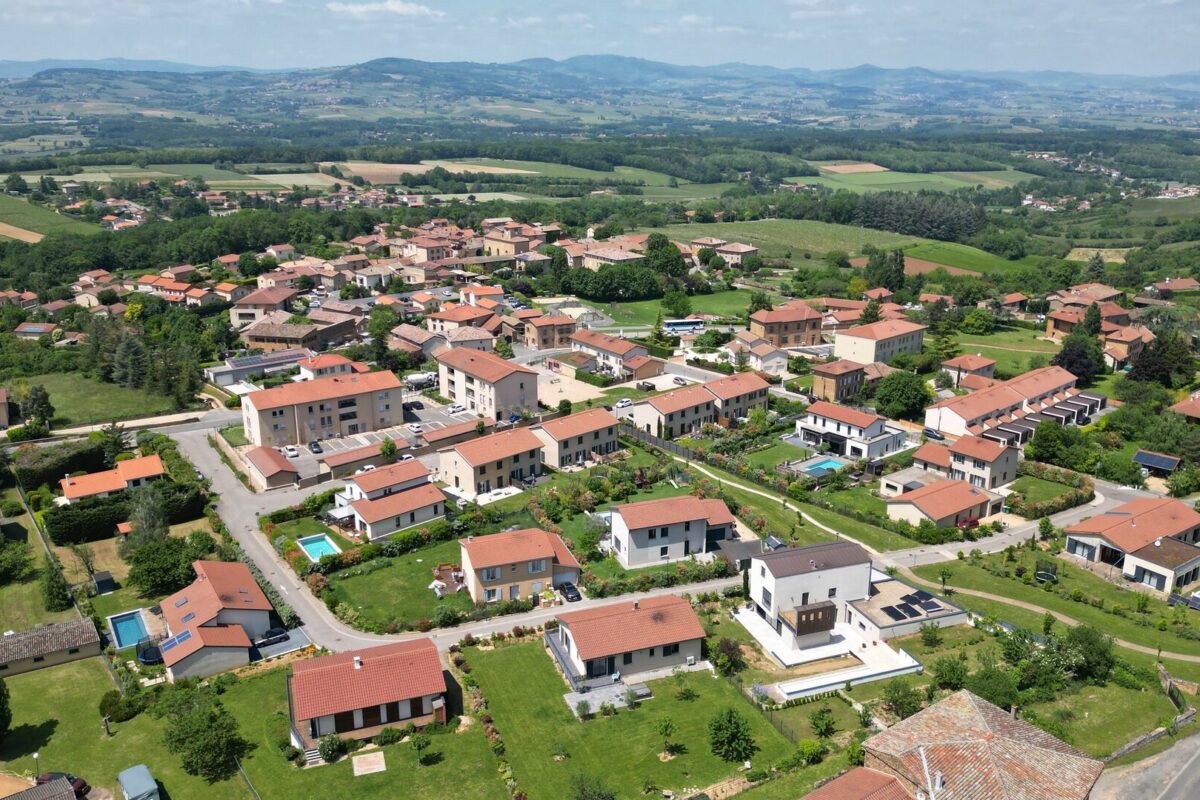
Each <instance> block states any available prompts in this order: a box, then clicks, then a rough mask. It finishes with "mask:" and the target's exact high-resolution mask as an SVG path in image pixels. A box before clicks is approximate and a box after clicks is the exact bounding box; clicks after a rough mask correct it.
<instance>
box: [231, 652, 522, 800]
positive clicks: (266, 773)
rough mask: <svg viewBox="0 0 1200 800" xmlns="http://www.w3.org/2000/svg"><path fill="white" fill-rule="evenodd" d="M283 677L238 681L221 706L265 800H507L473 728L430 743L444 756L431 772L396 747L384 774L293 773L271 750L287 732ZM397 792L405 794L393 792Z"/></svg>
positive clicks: (346, 764)
mask: <svg viewBox="0 0 1200 800" xmlns="http://www.w3.org/2000/svg"><path fill="white" fill-rule="evenodd" d="M286 680H287V672H286V669H272V670H269V671H267V672H263V673H260V674H258V675H255V676H253V677H249V678H243V679H242V680H240V681H238V682H237V684H236V685H234V686H232V687H230V688H229V689H228V690H227V691H226V693H225V694H224V695H223V697H222V702H224V704H225V706H226V707H227V708H228V709H229V710H230V711H231V712H232V713H233V715H234V716H235V717H236V718H237V720H238V724H239V726H240V727H241V732H242V735H243V736H245V737H246V738H247V739H249V740H250V742H251V743H252V744H253V745H254V750H253V752H251V753H250V755H248V756H247V757H246V758H245V759H243V761H242V767H243V769H245V770H246V773H247V774H248V775H249V776H250V780H251V782H252V783H253V784H254V786H255V788H256V789H257V790H258V792H259V793H260V794H261V795H262V796H263V797H264V798H271V797H296V798H300V797H316V796H318V795H319V796H322V797H340V798H349V797H354V798H395V797H420V798H428V800H463V799H464V798H470V800H474V799H475V798H480V800H505V798H507V797H508V794H507V793H506V792H505V791H504V783H503V782H502V781H501V780H500V778H499V776H498V775H497V774H496V761H495V758H494V757H493V756H492V753H491V751H490V750H489V749H488V746H487V740H486V739H485V738H484V736H483V730H482V728H481V727H480V726H479V724H478V723H476V724H475V725H473V726H472V727H470V728H469V729H467V730H466V731H464V732H463V733H447V734H438V735H436V736H434V737H432V742H433V743H432V744H431V745H430V748H429V750H430V751H433V752H438V753H441V754H442V760H441V761H440V762H439V763H437V764H434V765H432V766H425V767H418V766H417V763H416V753H415V752H414V751H413V750H412V748H410V747H409V746H408V745H407V744H405V743H401V744H397V745H391V746H389V747H385V748H383V753H384V759H385V761H386V763H387V771H386V772H382V773H378V774H374V775H363V776H360V777H357V778H356V777H354V773H353V770H352V764H351V761H350V759H346V760H344V761H340V762H338V763H336V764H328V765H324V766H320V767H315V768H312V769H308V770H300V769H297V768H296V767H293V766H292V765H291V764H289V763H288V762H287V760H285V759H284V758H283V756H282V755H280V754H279V752H278V751H277V750H276V749H275V744H274V741H275V740H276V738H277V737H279V736H281V735H282V736H286V735H287V734H286V732H287V684H286ZM401 786H403V787H404V788H403V789H400V788H399V787H401Z"/></svg>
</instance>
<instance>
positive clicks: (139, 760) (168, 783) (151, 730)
mask: <svg viewBox="0 0 1200 800" xmlns="http://www.w3.org/2000/svg"><path fill="white" fill-rule="evenodd" d="M7 683H8V691H9V695H10V697H11V702H12V712H13V721H12V728H11V729H10V730H9V733H8V735H7V736H6V737H4V740H3V741H2V742H0V761H3V762H4V763H5V768H6V769H7V770H9V771H12V772H18V773H25V774H29V773H32V772H33V770H34V761H33V756H32V754H33V753H34V752H37V753H38V754H39V758H38V766H39V767H40V769H41V770H42V771H46V770H61V771H64V772H65V771H70V772H73V773H75V774H77V775H79V776H80V777H82V778H84V779H86V780H87V781H88V782H89V783H91V784H92V786H93V787H102V788H106V789H110V790H112V791H113V793H114V794H117V795H118V796H119V795H120V791H119V788H118V785H117V773H118V772H120V771H121V770H123V769H126V768H127V767H130V766H132V765H134V764H145V765H146V766H148V767H149V768H150V771H151V772H152V773H153V774H154V777H155V778H157V779H158V780H159V782H161V783H162V785H163V787H164V788H165V789H166V790H167V792H168V793H169V794H170V796H171V798H172V799H173V800H244V799H245V798H248V797H250V793H249V792H248V791H247V789H246V786H245V784H244V783H242V782H241V781H240V780H238V779H234V780H229V781H222V782H220V783H215V784H209V783H206V782H205V781H203V780H201V779H199V778H195V777H192V776H191V775H188V774H186V773H185V772H184V771H183V769H182V767H181V766H180V763H179V758H178V756H174V755H171V754H170V753H168V752H167V749H166V747H165V746H164V745H163V743H162V739H163V729H164V724H163V723H162V722H161V721H159V720H156V719H154V718H153V717H151V716H150V715H149V714H141V715H139V716H137V717H135V718H134V719H132V720H129V721H128V722H120V723H111V725H110V728H111V730H112V732H113V736H112V737H111V738H107V737H105V735H104V731H103V729H102V728H101V726H100V715H99V713H98V712H97V710H96V708H97V704H98V703H99V701H100V696H101V695H103V694H104V693H105V692H107V691H110V690H111V689H113V688H115V687H114V686H113V684H112V682H111V680H110V679H109V677H108V673H107V672H106V671H105V669H104V665H103V663H101V661H100V659H99V658H88V659H84V660H82V661H74V662H72V663H70V664H63V665H60V666H57V667H49V668H47V669H42V670H38V671H36V672H29V673H26V674H24V675H17V676H14V677H11V678H8V679H7ZM281 696H282V694H281ZM243 724H244V723H243ZM260 748H261V745H260ZM267 756H269V757H272V758H279V760H280V761H281V762H282V761H283V759H282V758H281V757H280V756H278V755H276V754H275V753H269V754H268V753H265V752H262V750H261V749H260V751H259V753H257V754H256V755H255V756H254V757H255V758H263V757H267ZM264 788H269V787H264ZM301 794H303V793H301Z"/></svg>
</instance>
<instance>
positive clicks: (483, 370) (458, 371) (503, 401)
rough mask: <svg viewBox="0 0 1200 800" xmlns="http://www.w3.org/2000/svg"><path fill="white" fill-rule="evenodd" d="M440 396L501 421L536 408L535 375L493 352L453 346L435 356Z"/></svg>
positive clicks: (536, 386) (536, 376) (536, 377)
mask: <svg viewBox="0 0 1200 800" xmlns="http://www.w3.org/2000/svg"><path fill="white" fill-rule="evenodd" d="M437 362H438V386H439V392H440V393H441V395H442V397H445V398H447V399H449V400H450V401H451V402H454V403H457V404H458V405H461V406H462V407H463V408H465V409H467V410H468V411H471V412H473V413H476V414H481V415H483V416H488V417H492V418H493V419H497V420H503V419H508V418H510V417H512V416H514V415H519V414H520V413H521V412H523V411H536V410H537V407H538V375H537V372H535V371H534V370H531V369H529V368H528V367H523V366H521V365H520V364H516V363H513V362H512V361H506V360H504V359H503V358H501V357H500V356H498V355H496V354H495V353H488V352H480V351H477V350H472V349H469V348H455V349H451V350H448V351H446V352H443V353H441V354H439V355H438V356H437Z"/></svg>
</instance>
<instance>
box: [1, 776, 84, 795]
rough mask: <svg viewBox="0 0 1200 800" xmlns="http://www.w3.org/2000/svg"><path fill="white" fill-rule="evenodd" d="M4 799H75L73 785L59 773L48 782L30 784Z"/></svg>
mask: <svg viewBox="0 0 1200 800" xmlns="http://www.w3.org/2000/svg"><path fill="white" fill-rule="evenodd" d="M4 800H76V798H75V787H74V786H73V785H72V783H71V782H70V781H69V780H67V779H66V777H65V776H63V775H59V777H57V778H55V779H54V780H52V781H50V782H48V783H42V784H38V785H35V786H31V787H29V788H28V789H22V790H20V791H18V792H17V793H16V794H10V795H8V796H7V797H5V799H4Z"/></svg>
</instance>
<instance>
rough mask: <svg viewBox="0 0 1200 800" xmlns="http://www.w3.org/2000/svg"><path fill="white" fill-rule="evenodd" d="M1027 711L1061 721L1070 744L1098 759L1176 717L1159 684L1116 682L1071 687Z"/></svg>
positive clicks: (1031, 706)
mask: <svg viewBox="0 0 1200 800" xmlns="http://www.w3.org/2000/svg"><path fill="white" fill-rule="evenodd" d="M1025 710H1026V711H1032V712H1034V713H1036V714H1037V715H1038V716H1039V717H1045V718H1049V719H1055V720H1060V721H1062V722H1063V723H1064V724H1065V725H1066V728H1067V731H1068V733H1069V736H1068V741H1069V743H1070V744H1072V745H1074V746H1075V747H1078V748H1079V749H1080V750H1082V751H1083V752H1085V753H1087V754H1088V755H1090V756H1096V757H1098V758H1099V757H1103V756H1106V755H1108V754H1109V753H1112V752H1113V751H1115V750H1117V749H1118V748H1120V747H1122V746H1123V745H1125V744H1126V743H1127V742H1129V741H1130V740H1131V739H1133V738H1134V737H1136V736H1138V735H1139V734H1141V733H1145V732H1147V731H1151V730H1153V729H1154V728H1156V727H1158V725H1159V724H1160V723H1161V722H1162V721H1163V720H1165V719H1170V718H1171V717H1173V716H1175V707H1174V706H1173V705H1172V704H1171V701H1170V699H1169V698H1168V697H1167V695H1166V694H1165V693H1164V692H1162V691H1158V687H1157V686H1155V687H1154V688H1153V689H1151V688H1147V689H1144V690H1137V689H1124V688H1122V687H1120V686H1117V685H1116V684H1115V683H1108V684H1106V685H1105V686H1091V685H1084V686H1072V687H1070V688H1069V689H1068V690H1067V691H1066V692H1064V693H1062V694H1061V695H1059V697H1058V699H1057V700H1055V701H1054V702H1052V703H1034V704H1032V705H1030V706H1026V708H1025Z"/></svg>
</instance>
